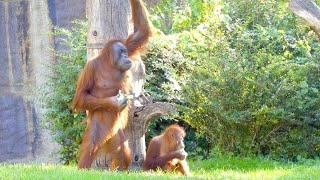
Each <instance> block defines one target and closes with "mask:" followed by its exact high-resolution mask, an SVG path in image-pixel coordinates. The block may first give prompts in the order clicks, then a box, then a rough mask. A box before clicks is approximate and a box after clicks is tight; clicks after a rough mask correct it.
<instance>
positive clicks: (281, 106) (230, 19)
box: [155, 0, 320, 159]
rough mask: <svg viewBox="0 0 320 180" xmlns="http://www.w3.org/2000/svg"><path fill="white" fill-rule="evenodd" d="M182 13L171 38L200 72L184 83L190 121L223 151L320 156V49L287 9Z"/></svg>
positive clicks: (222, 6) (219, 5) (206, 8)
mask: <svg viewBox="0 0 320 180" xmlns="http://www.w3.org/2000/svg"><path fill="white" fill-rule="evenodd" d="M248 7H254V8H248ZM177 9H178V10H176V14H174V13H173V16H172V18H173V20H172V21H173V23H172V24H173V25H172V27H171V29H170V30H169V31H168V30H167V31H168V32H171V33H174V35H175V37H176V41H177V42H176V43H177V44H178V45H177V48H178V49H179V51H181V52H182V55H183V56H184V57H185V58H188V59H189V60H190V63H193V64H195V65H194V66H192V71H190V73H189V74H188V75H187V76H182V77H179V78H182V80H180V81H179V80H178V81H179V82H182V91H181V92H182V93H183V95H181V97H182V101H181V103H182V104H183V105H184V106H183V107H182V111H183V112H184V118H185V120H186V121H187V122H188V123H189V124H191V125H192V126H193V127H195V128H197V129H198V130H199V131H202V132H205V133H206V135H207V136H208V137H209V138H210V142H211V143H212V145H213V146H214V147H216V148H217V149H220V150H222V151H229V152H233V153H235V154H240V155H252V154H256V155H257V154H259V155H260V154H262V155H269V156H272V157H276V158H285V159H288V158H289V159H292V158H293V159H296V158H299V157H316V156H319V155H320V99H319V98H320V93H319V90H320V86H319V85H320V82H319V79H320V67H319V65H320V61H319V50H320V44H319V40H318V39H317V37H316V36H315V34H313V33H312V31H310V29H309V28H308V27H305V26H302V25H300V23H299V22H298V19H297V18H296V17H295V16H294V15H293V14H292V13H290V12H289V10H288V8H287V4H286V3H285V2H279V1H263V0H261V1H210V0H207V1H197V2H196V1H193V0H189V1H187V2H186V3H185V6H184V9H183V8H181V7H179V8H177ZM190 9H191V10H190ZM212 9H214V10H212ZM155 24H157V23H155ZM186 30H187V31H186Z"/></svg>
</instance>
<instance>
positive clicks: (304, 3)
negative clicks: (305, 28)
mask: <svg viewBox="0 0 320 180" xmlns="http://www.w3.org/2000/svg"><path fill="white" fill-rule="evenodd" d="M289 9H290V10H291V11H292V12H294V13H295V14H296V15H297V16H299V17H300V18H302V19H304V20H305V21H306V22H307V24H308V25H309V26H310V27H311V28H312V30H313V31H314V32H315V33H316V34H317V35H318V37H319V38H320V9H319V7H318V6H317V5H316V4H315V3H314V2H313V1H311V0H291V1H290V3H289Z"/></svg>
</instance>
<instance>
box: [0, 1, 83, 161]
mask: <svg viewBox="0 0 320 180" xmlns="http://www.w3.org/2000/svg"><path fill="white" fill-rule="evenodd" d="M84 18H85V0H68V1H65V0H1V1H0V42H1V43H0V162H3V161H13V162H16V161H38V162H57V156H55V157H53V158H52V156H51V153H52V152H54V151H55V150H56V147H57V145H56V144H54V142H53V141H52V138H51V137H50V135H49V133H48V131H47V130H44V129H43V128H41V127H42V126H40V124H43V123H40V122H41V120H40V114H41V109H40V108H38V106H37V104H36V103H35V102H34V101H32V99H33V98H34V96H35V94H37V93H35V89H36V88H37V87H40V86H42V85H43V83H44V82H45V80H46V77H47V76H48V74H47V73H48V68H47V65H48V64H50V63H52V62H53V61H54V59H55V58H54V56H53V54H52V52H51V49H53V47H54V46H55V44H57V43H55V41H54V38H53V37H52V36H51V35H50V33H49V32H50V31H51V30H52V27H53V25H59V26H62V27H68V26H69V24H70V22H71V21H73V20H76V19H84ZM56 42H57V41H56Z"/></svg>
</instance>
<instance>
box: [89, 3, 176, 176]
mask: <svg viewBox="0 0 320 180" xmlns="http://www.w3.org/2000/svg"><path fill="white" fill-rule="evenodd" d="M87 16H88V21H89V27H88V37H87V58H88V59H93V58H94V57H96V56H97V55H98V54H99V52H100V51H101V49H102V48H103V45H104V44H105V43H106V42H107V41H108V40H110V39H111V38H121V39H122V38H127V37H128V34H129V33H131V32H133V26H132V24H131V23H129V22H131V9H130V2H129V0H105V1H100V0H87ZM130 71H131V72H132V75H133V78H132V79H133V82H132V83H133V86H132V88H133V90H132V91H133V92H132V93H133V94H135V95H137V96H139V95H140V96H139V98H135V99H134V101H133V102H132V103H131V108H130V112H129V120H128V125H127V128H126V129H125V136H126V139H127V140H128V141H129V147H130V149H131V155H132V159H131V165H130V169H135V170H140V169H141V168H142V163H143V161H144V159H145V154H146V145H145V132H146V129H147V126H148V123H149V122H150V120H151V119H153V118H154V117H156V116H159V115H162V114H169V113H172V112H174V111H175V106H174V104H170V103H153V102H152V100H151V98H146V97H145V96H144V95H143V84H144V80H145V66H144V63H143V62H142V61H137V62H134V63H133V66H132V67H131V69H130ZM108 157H110V156H109V155H108V154H106V153H104V152H101V151H99V150H98V155H97V157H96V160H95V161H94V162H93V164H92V167H94V168H107V167H110V166H109V163H110V160H109V158H108Z"/></svg>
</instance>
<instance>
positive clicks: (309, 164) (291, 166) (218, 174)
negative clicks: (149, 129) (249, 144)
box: [0, 157, 320, 180]
mask: <svg viewBox="0 0 320 180" xmlns="http://www.w3.org/2000/svg"><path fill="white" fill-rule="evenodd" d="M189 164H190V168H191V170H192V172H193V174H194V176H193V177H185V176H182V175H177V174H173V173H163V172H161V171H157V172H132V171H130V172H110V171H101V170H100V171H99V170H78V169H77V168H76V167H75V166H59V165H45V164H42V165H36V164H33V165H23V164H15V165H6V164H1V165H0V179H30V180H31V179H32V180H33V179H66V180H69V179H139V180H142V179H170V178H173V179H290V180H291V179H320V160H303V161H302V162H300V163H289V162H287V163H285V162H278V161H272V160H268V159H262V158H238V157H215V158H211V159H208V160H202V161H191V162H190V163H189Z"/></svg>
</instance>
